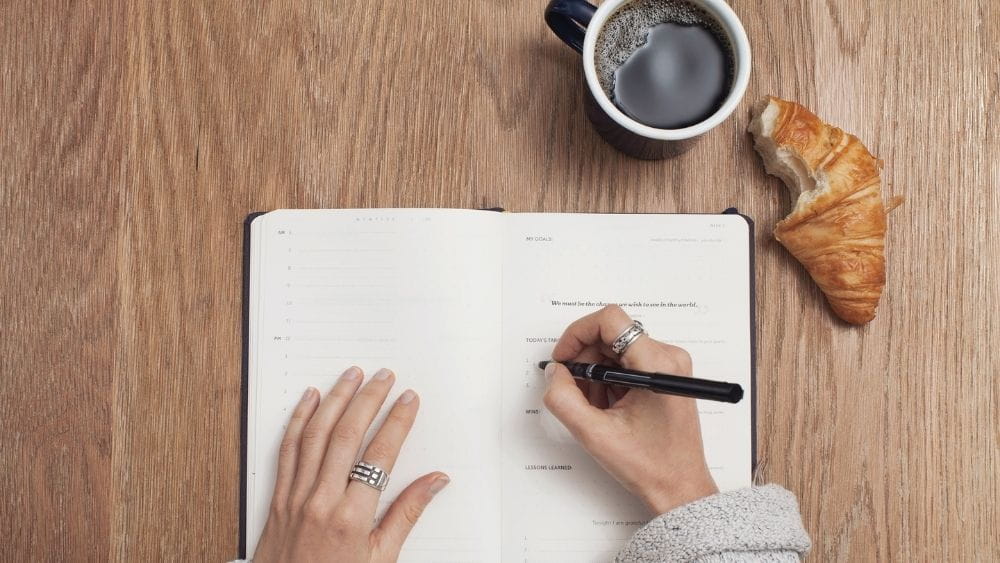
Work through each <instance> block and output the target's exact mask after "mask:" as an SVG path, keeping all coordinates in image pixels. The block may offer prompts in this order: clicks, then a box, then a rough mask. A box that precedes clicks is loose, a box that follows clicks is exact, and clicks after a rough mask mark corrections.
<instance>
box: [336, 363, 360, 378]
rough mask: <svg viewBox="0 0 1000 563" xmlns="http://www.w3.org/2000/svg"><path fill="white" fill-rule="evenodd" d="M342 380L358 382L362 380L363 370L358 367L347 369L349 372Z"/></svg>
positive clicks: (342, 376)
mask: <svg viewBox="0 0 1000 563" xmlns="http://www.w3.org/2000/svg"><path fill="white" fill-rule="evenodd" d="M340 378H341V379H343V380H345V381H357V380H358V379H361V368H359V367H358V366H351V367H349V368H347V371H345V372H344V373H343V375H341V376H340Z"/></svg>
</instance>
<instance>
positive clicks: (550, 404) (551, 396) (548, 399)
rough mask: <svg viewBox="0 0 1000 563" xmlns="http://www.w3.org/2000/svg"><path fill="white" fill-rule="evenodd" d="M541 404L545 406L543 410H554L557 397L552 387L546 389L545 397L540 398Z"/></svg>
mask: <svg viewBox="0 0 1000 563" xmlns="http://www.w3.org/2000/svg"><path fill="white" fill-rule="evenodd" d="M542 403H543V404H544V405H545V408H547V409H549V410H550V411H554V410H556V409H557V407H558V405H559V397H558V396H557V393H556V390H555V389H553V388H552V387H549V388H548V389H546V390H545V395H543V396H542Z"/></svg>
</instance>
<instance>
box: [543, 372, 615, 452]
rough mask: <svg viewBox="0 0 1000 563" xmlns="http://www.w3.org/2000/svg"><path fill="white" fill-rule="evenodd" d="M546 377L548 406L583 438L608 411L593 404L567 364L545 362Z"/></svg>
mask: <svg viewBox="0 0 1000 563" xmlns="http://www.w3.org/2000/svg"><path fill="white" fill-rule="evenodd" d="M545 378H546V379H548V382H549V383H548V388H547V389H546V390H545V397H544V402H545V407H546V408H547V409H549V412H551V413H552V414H553V415H554V416H555V417H556V418H557V419H559V422H561V423H563V425H564V426H565V427H566V428H567V429H568V430H569V431H570V432H571V433H572V434H573V436H574V437H575V438H576V439H577V440H579V441H581V442H583V441H584V439H585V438H586V437H587V435H588V433H589V431H590V429H591V428H594V427H595V426H596V424H597V423H598V421H599V419H600V418H602V417H604V416H605V413H604V412H603V411H602V410H601V409H599V408H597V407H595V406H594V405H591V404H590V401H588V400H587V397H586V396H584V394H583V391H580V388H579V387H577V386H576V382H575V381H573V376H572V375H570V374H569V370H568V369H566V366H564V365H562V364H559V363H556V362H549V363H548V365H546V366H545Z"/></svg>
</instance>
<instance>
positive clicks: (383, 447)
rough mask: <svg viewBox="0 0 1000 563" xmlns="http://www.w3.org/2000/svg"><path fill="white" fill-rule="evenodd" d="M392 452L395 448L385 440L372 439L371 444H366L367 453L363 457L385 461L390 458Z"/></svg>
mask: <svg viewBox="0 0 1000 563" xmlns="http://www.w3.org/2000/svg"><path fill="white" fill-rule="evenodd" d="M394 453H395V448H393V447H392V445H391V444H389V443H388V442H386V441H385V440H374V441H372V443H371V444H368V453H367V454H366V455H365V457H366V458H370V459H374V460H377V461H381V462H385V461H386V460H388V459H391V458H392V457H393V454H394Z"/></svg>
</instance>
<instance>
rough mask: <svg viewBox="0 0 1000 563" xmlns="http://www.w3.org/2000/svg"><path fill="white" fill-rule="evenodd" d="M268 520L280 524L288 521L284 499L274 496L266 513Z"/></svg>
mask: <svg viewBox="0 0 1000 563" xmlns="http://www.w3.org/2000/svg"><path fill="white" fill-rule="evenodd" d="M268 518H269V519H273V520H274V521H275V522H278V523H281V522H285V521H286V520H288V502H287V499H285V498H284V497H282V498H280V499H279V498H278V497H277V496H275V497H274V498H273V499H272V500H271V508H270V510H269V511H268Z"/></svg>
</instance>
